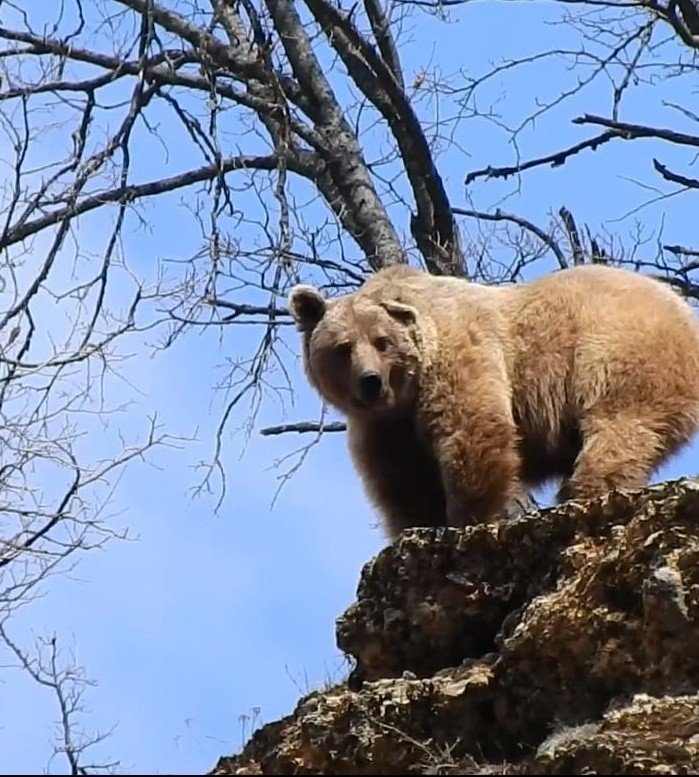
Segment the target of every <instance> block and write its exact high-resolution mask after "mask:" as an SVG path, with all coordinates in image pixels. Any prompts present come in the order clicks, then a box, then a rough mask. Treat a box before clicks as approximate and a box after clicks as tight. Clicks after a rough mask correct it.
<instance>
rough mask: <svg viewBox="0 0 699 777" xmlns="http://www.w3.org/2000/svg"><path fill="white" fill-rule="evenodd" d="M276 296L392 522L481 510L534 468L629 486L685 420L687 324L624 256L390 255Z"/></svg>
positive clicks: (530, 477)
mask: <svg viewBox="0 0 699 777" xmlns="http://www.w3.org/2000/svg"><path fill="white" fill-rule="evenodd" d="M289 307H290V311H291V314H292V316H293V317H294V319H295V321H296V322H297V324H298V327H299V329H300V330H301V331H302V333H303V345H304V349H303V350H304V364H305V369H306V374H307V376H308V378H309V381H310V382H311V384H312V385H313V386H314V387H315V388H316V389H317V391H318V392H319V393H320V395H321V396H322V397H323V398H324V399H325V400H326V401H328V402H329V403H330V404H332V405H334V406H335V407H336V408H337V409H338V410H340V411H341V412H342V413H344V414H345V415H346V416H347V420H348V432H349V445H350V450H351V453H352V457H353V460H354V462H355V465H356V467H357V469H358V470H359V472H360V474H361V476H362V478H363V481H364V484H365V486H366V489H367V492H368V494H369V496H370V497H371V499H372V500H373V501H374V503H375V504H376V505H377V507H378V508H379V510H380V511H381V513H382V514H383V517H384V520H385V523H386V528H387V530H388V532H389V534H391V535H396V534H397V533H398V532H400V531H401V530H402V529H404V528H406V527H409V526H439V525H445V524H446V525H450V526H462V525H465V524H468V523H472V522H474V521H487V520H489V519H492V518H494V517H496V516H497V515H499V514H500V513H501V511H502V509H503V507H504V505H505V504H506V502H507V500H508V499H509V498H510V497H511V496H512V495H513V494H514V493H515V491H516V490H517V489H518V488H520V487H521V486H522V485H524V486H527V487H532V486H535V485H538V484H540V483H542V482H544V481H545V480H547V479H550V478H562V479H563V484H562V486H561V488H560V491H559V498H560V499H561V500H564V499H570V498H574V499H587V498H591V497H595V496H597V495H599V494H602V493H604V492H606V491H608V490H610V489H613V488H620V487H626V488H632V487H637V486H641V485H643V484H644V483H645V482H646V481H647V479H648V477H649V476H650V475H651V473H652V471H653V470H654V469H655V468H656V467H657V466H658V465H659V464H660V463H661V462H662V461H663V460H665V459H666V458H667V457H668V456H669V455H670V454H672V453H673V452H675V451H676V450H677V449H678V448H679V447H680V446H682V445H683V444H684V443H686V442H688V441H689V440H690V438H691V437H692V434H693V433H694V431H695V430H696V428H697V426H698V424H699V326H698V325H697V322H696V321H695V320H694V317H693V314H692V311H691V309H690V308H689V306H688V305H686V304H685V303H684V302H683V301H682V300H681V299H680V298H679V297H678V296H677V295H676V294H675V293H674V292H673V291H671V290H670V289H669V288H667V287H666V286H664V285H663V284H662V283H660V282H658V281H655V280H653V279H651V278H648V277H645V276H641V275H638V274H636V273H632V272H630V271H626V270H621V269H616V268H611V267H605V266H599V265H592V266H588V265H586V266H580V267H575V268H572V269H569V270H563V271H560V272H556V273H553V274H551V275H548V276H546V277H544V278H541V279H539V280H536V281H534V282H531V283H524V284H520V285H513V286H504V287H487V286H483V285H480V284H476V283H470V282H468V281H464V280H459V279H455V278H438V277H434V276H430V275H427V274H425V273H422V272H419V271H417V270H414V269H411V268H408V267H405V266H400V267H392V268H389V269H387V270H382V271H380V272H378V273H376V274H375V275H374V276H372V277H370V278H369V280H367V281H366V283H365V284H364V285H363V286H362V287H361V288H360V289H359V290H358V291H356V292H354V293H353V294H349V295H347V296H344V297H341V298H339V299H336V300H332V301H328V300H325V299H323V297H322V296H321V294H320V293H319V292H318V291H317V290H316V289H314V288H313V287H310V286H297V287H295V288H294V289H293V290H292V292H291V295H290V297H289Z"/></svg>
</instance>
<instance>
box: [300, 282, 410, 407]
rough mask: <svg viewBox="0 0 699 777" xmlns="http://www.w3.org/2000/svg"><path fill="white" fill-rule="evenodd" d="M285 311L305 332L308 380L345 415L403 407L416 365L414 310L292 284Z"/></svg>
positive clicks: (408, 397) (408, 396)
mask: <svg viewBox="0 0 699 777" xmlns="http://www.w3.org/2000/svg"><path fill="white" fill-rule="evenodd" d="M289 310H290V313H291V315H292V317H293V319H294V321H295V322H296V324H297V326H298V328H299V330H300V331H301V333H302V335H303V346H304V347H303V354H304V366H305V369H306V374H307V376H308V379H309V381H310V383H311V385H313V386H314V387H315V388H316V390H317V391H318V392H319V394H320V395H321V396H322V397H323V398H324V399H325V400H326V401H327V402H329V403H330V404H331V405H334V406H335V407H336V408H337V409H338V410H340V411H341V412H343V413H344V414H345V415H349V416H355V417H357V416H367V415H368V416H378V415H395V414H401V413H404V412H407V411H408V410H409V409H410V407H411V406H412V404H413V402H414V400H415V397H416V395H417V381H418V374H419V367H420V353H419V342H420V338H419V332H418V320H417V311H416V310H415V308H413V307H411V306H410V305H405V304H403V303H402V302H398V301H396V300H384V299H380V298H372V297H370V296H368V295H366V294H361V293H355V294H348V295H347V296H345V297H341V298H339V299H336V300H326V299H325V298H324V297H323V295H322V294H321V293H320V292H319V291H318V289H315V288H314V287H312V286H295V287H294V288H293V289H292V290H291V294H290V295H289Z"/></svg>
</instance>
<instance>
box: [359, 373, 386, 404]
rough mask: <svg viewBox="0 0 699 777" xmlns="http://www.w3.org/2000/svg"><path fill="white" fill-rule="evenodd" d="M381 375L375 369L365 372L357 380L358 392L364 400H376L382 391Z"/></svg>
mask: <svg viewBox="0 0 699 777" xmlns="http://www.w3.org/2000/svg"><path fill="white" fill-rule="evenodd" d="M382 390H383V381H382V380H381V375H380V373H378V372H375V371H374V370H369V371H367V372H363V373H362V374H361V375H360V376H359V380H358V381H357V393H358V394H359V398H360V399H361V400H362V402H375V401H376V400H377V399H378V398H379V397H380V396H381V393H382Z"/></svg>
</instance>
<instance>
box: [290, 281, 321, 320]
mask: <svg viewBox="0 0 699 777" xmlns="http://www.w3.org/2000/svg"><path fill="white" fill-rule="evenodd" d="M326 307H327V306H326V304H325V300H324V299H323V297H322V295H321V293H320V292H319V291H318V289H316V288H314V287H313V286H304V285H300V286H294V288H293V289H292V290H291V292H290V294H289V312H290V313H291V317H292V318H293V319H294V321H295V322H296V324H297V325H298V328H299V329H300V330H301V331H302V332H310V331H311V330H313V329H314V328H315V326H316V325H317V324H318V322H319V321H320V320H321V318H323V316H324V315H325V310H326Z"/></svg>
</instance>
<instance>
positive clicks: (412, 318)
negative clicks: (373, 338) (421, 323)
mask: <svg viewBox="0 0 699 777" xmlns="http://www.w3.org/2000/svg"><path fill="white" fill-rule="evenodd" d="M379 304H380V305H381V307H382V308H383V309H384V310H385V311H386V312H387V313H388V314H389V315H390V316H391V317H392V318H395V319H396V321H398V322H399V323H401V324H403V325H405V326H411V325H413V324H415V322H416V321H417V310H415V308H414V307H412V306H411V305H405V304H404V303H402V302H396V300H382V301H381V302H380V303H379Z"/></svg>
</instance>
